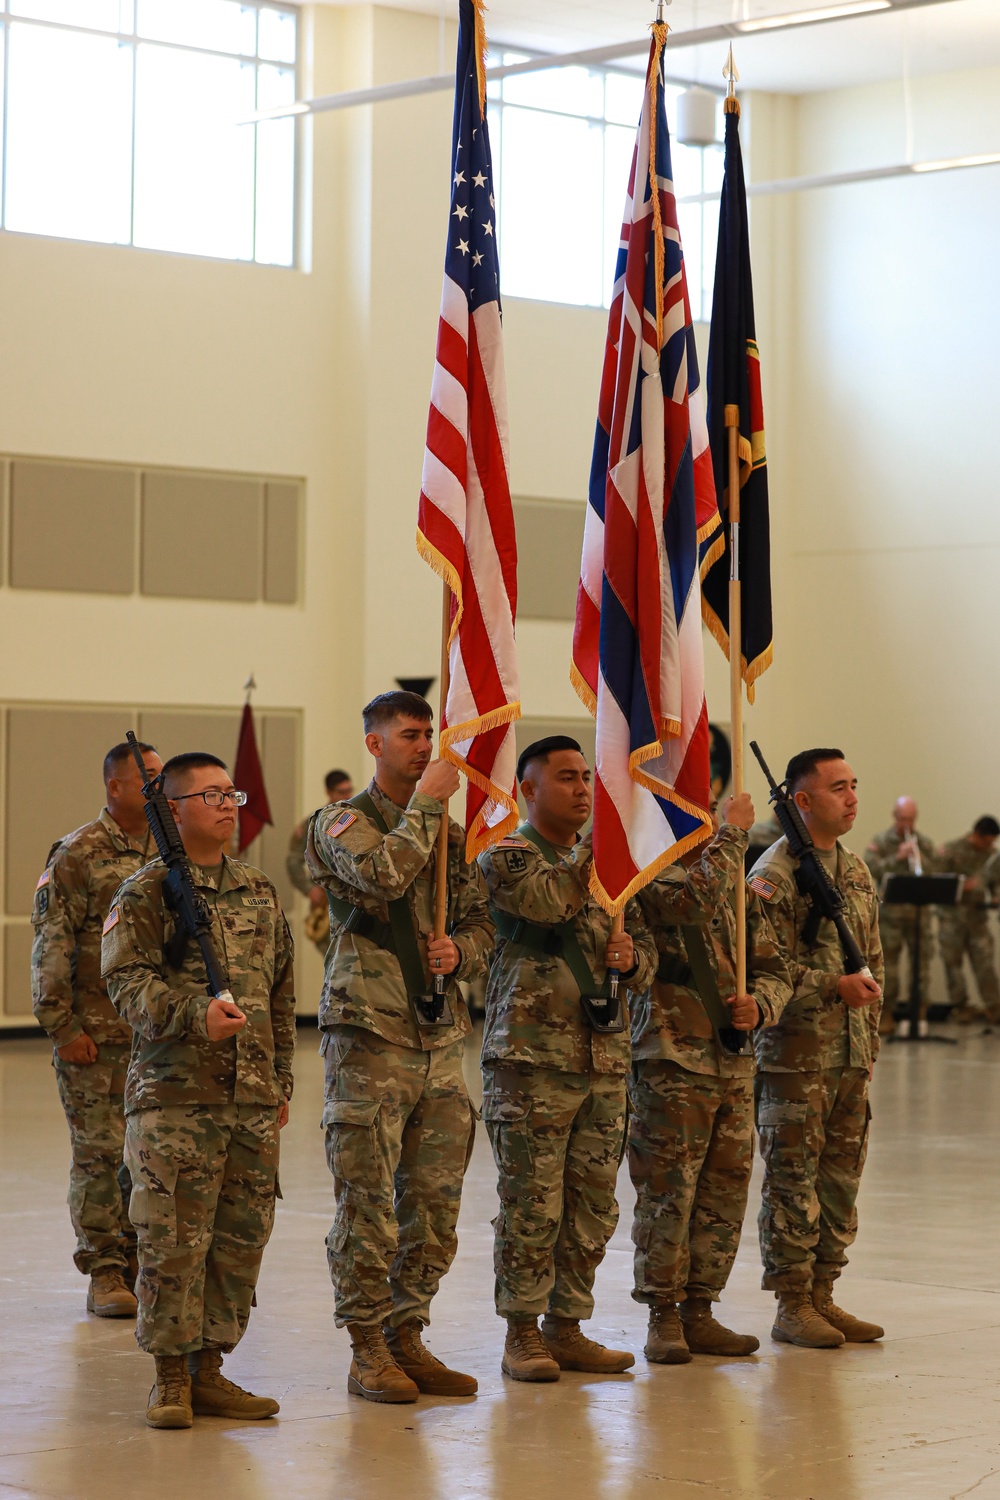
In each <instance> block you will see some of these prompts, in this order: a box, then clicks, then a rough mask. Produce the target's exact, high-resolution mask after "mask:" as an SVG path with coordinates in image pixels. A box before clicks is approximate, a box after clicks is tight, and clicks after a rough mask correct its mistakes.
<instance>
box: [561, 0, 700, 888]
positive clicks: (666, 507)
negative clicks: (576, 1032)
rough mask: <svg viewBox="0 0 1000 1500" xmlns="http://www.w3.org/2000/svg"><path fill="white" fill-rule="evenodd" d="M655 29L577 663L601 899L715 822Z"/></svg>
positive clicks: (694, 501) (696, 398) (688, 411)
mask: <svg viewBox="0 0 1000 1500" xmlns="http://www.w3.org/2000/svg"><path fill="white" fill-rule="evenodd" d="M665 37H666V27H665V26H655V27H654V28H653V42H652V46H651V48H650V58H649V67H648V69H647V73H646V93H645V98H644V102H643V107H642V117H641V119H640V121H639V130H638V134H637V136H636V145H635V152H634V154H633V157H632V169H631V172H630V174H629V185H628V196H627V199H626V203H625V221H624V223H623V225H622V237H621V245H620V248H619V252H618V264H617V268H616V276H615V287H614V299H613V301H612V304H611V316H610V320H609V324H608V338H607V344H606V347H605V355H604V371H603V376H602V381H601V394H600V401H599V405H598V417H597V434H596V437H595V440H594V455H593V459H592V462H591V470H590V493H589V503H588V506H587V518H586V525H585V529H584V541H583V560H582V564H581V570H580V588H579V592H578V594H577V606H576V629H575V632H574V638H573V665H572V669H571V676H572V679H573V683H574V686H575V687H576V690H577V692H578V693H579V694H580V697H581V698H582V699H583V701H584V703H586V704H587V706H588V707H589V709H590V711H591V712H592V713H593V714H595V715H596V718H597V765H596V775H595V787H594V866H593V872H592V876H591V887H592V890H593V893H594V895H595V897H596V898H597V900H598V901H600V903H601V904H602V906H604V907H605V908H606V909H607V910H608V911H610V912H618V911H620V910H621V909H622V907H623V906H624V905H625V902H626V901H627V900H628V898H629V896H630V895H632V894H633V893H634V892H635V891H637V890H640V889H641V888H642V886H644V885H645V884H647V882H648V881H650V880H652V878H653V876H654V875H656V873H657V872H658V871H659V870H660V869H662V868H663V866H664V865H666V864H669V863H670V862H671V861H672V860H675V859H677V858H678V856H679V855H681V854H682V853H683V852H684V851H685V850H686V849H689V848H691V847H693V846H694V845H695V844H697V843H700V842H701V840H703V839H704V838H706V837H707V836H708V833H709V831H710V827H711V824H710V819H709V815H708V812H707V808H708V804H709V757H708V751H709V735H708V715H707V712H706V708H705V685H704V657H703V653H702V636H701V598H700V586H699V576H698V543H699V536H700V535H702V536H704V535H708V534H709V532H710V531H711V530H712V529H713V528H714V527H717V525H718V509H717V505H716V498H715V484H714V481H713V477H712V456H711V452H710V450H709V446H708V432H707V429H706V425H705V415H704V409H703V406H702V402H701V394H700V391H699V388H698V387H699V381H698V363H697V357H696V354H695V345H694V332H693V329H692V326H691V311H690V304H689V302H688V294H687V284H686V280H685V273H684V259H683V254H682V251H681V241H680V234H679V231H678V227H677V204H676V201H675V197H674V188H673V182H672V180H671V179H672V172H671V165H670V138H669V135H668V133H667V119H666V112H665V110H664V103H663V86H662V76H661V63H660V54H661V52H662V47H663V42H664V40H665ZM653 163H655V174H656V179H657V193H656V196H655V197H654V195H653V192H652V191H651V187H650V177H651V165H652V164H653Z"/></svg>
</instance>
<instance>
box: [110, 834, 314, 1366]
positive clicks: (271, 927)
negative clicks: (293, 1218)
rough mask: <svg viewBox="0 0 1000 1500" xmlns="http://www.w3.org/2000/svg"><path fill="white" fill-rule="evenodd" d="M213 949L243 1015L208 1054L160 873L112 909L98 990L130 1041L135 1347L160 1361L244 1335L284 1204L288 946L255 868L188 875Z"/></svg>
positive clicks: (194, 960) (151, 870)
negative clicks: (207, 916) (205, 909)
mask: <svg viewBox="0 0 1000 1500" xmlns="http://www.w3.org/2000/svg"><path fill="white" fill-rule="evenodd" d="M190 868H191V875H192V878H193V880H194V884H195V886H196V887H197V889H198V891H199V893H200V894H201V895H202V896H203V897H204V898H205V900H206V901H207V902H208V905H209V907H210V909H211V912H212V932H211V936H212V941H213V943H214V944H215V951H216V953H217V955H218V957H219V960H220V962H221V964H222V968H223V972H224V973H225V974H226V975H227V976H228V981H229V988H230V990H231V991H232V995H233V999H234V1000H235V1001H236V1004H237V1005H238V1006H239V1007H240V1009H241V1010H242V1011H243V1013H244V1015H245V1016H246V1018H247V1019H246V1025H245V1026H244V1027H243V1029H242V1030H241V1031H239V1032H237V1034H236V1035H235V1036H234V1037H229V1038H227V1039H225V1040H223V1041H220V1042H210V1041H209V1040H208V1033H207V1031H206V1029H205V1024H206V1023H205V1018H206V1012H207V1010H208V1005H209V995H208V994H207V992H206V976H205V965H204V962H203V960H202V957H201V953H200V950H199V949H198V946H197V944H195V943H194V942H190V943H189V944H188V945H187V948H186V950H185V953H184V957H183V960H182V962H181V965H180V968H179V969H176V970H175V969H172V968H171V967H169V965H168V964H167V961H166V958H165V949H167V948H168V946H169V944H170V941H171V938H172V937H173V935H174V931H175V922H174V918H173V915H172V913H171V912H170V911H169V910H167V909H166V908H165V907H164V903H163V894H162V884H163V879H164V874H165V871H164V867H163V865H162V864H161V863H160V861H159V860H154V861H153V862H152V864H148V865H147V866H146V867H145V869H143V870H140V871H139V873H138V874H137V875H134V876H133V877H132V878H131V879H130V880H126V881H125V883H124V885H122V886H121V888H120V889H119V891H118V893H117V895H116V896H115V901H114V905H113V907H112V910H111V913H110V915H109V916H108V919H107V921H106V922H105V924H104V943H103V950H102V958H103V971H104V977H105V979H106V980H107V984H108V993H109V994H110V996H111V998H112V1000H113V1001H114V1004H115V1007H116V1009H117V1010H118V1012H119V1014H120V1015H122V1016H123V1017H124V1018H125V1020H127V1021H128V1023H129V1025H130V1026H131V1027H132V1030H133V1033H134V1041H133V1047H132V1060H131V1062H130V1063H129V1070H128V1082H127V1084H126V1089H125V1110H126V1115H127V1129H126V1137H125V1160H126V1162H127V1164H128V1166H129V1169H130V1171H131V1173H132V1201H131V1205H130V1215H131V1219H132V1223H133V1225H134V1226H135V1229H136V1232H137V1234H138V1236H139V1281H138V1285H137V1287H136V1296H137V1297H138V1299H139V1316H138V1322H137V1326H136V1340H137V1342H138V1344H139V1346H140V1348H142V1349H145V1350H147V1351H148V1352H149V1353H150V1354H156V1355H177V1354H190V1353H193V1352H195V1351H196V1350H199V1349H203V1348H204V1349H221V1350H222V1351H223V1352H226V1351H228V1350H230V1349H233V1348H235V1346H236V1345H237V1344H238V1343H239V1341H240V1339H241V1338H242V1337H243V1334H244V1332H245V1330H246V1325H247V1320H248V1318H249V1316H250V1307H251V1304H252V1301H253V1296H254V1288H255V1286H256V1284H257V1276H258V1273H259V1271H260V1262H261V1257H262V1255H263V1253H264V1246H265V1245H266V1244H267V1241H268V1237H269V1236H270V1233H271V1226H272V1223H273V1221H274V1201H275V1196H276V1194H277V1193H278V1108H279V1106H280V1105H281V1104H282V1103H283V1101H285V1100H287V1099H289V1098H290V1097H291V1093H292V1052H293V1049H294V1046H295V996H294V992H293V979H292V940H291V935H290V934H289V931H288V924H287V922H286V921H285V918H284V914H283V912H282V910H281V905H280V902H279V901H278V897H277V893H276V892H275V889H274V886H273V885H272V884H271V882H270V881H269V880H268V879H267V877H266V875H263V874H262V873H261V871H260V870H255V869H254V868H253V867H252V866H251V865H245V864H241V863H239V862H238V861H237V860H234V859H228V858H227V859H225V860H224V861H223V863H222V867H221V870H220V871H219V872H215V871H209V870H206V869H203V868H201V867H200V866H198V865H195V864H192V865H191V866H190Z"/></svg>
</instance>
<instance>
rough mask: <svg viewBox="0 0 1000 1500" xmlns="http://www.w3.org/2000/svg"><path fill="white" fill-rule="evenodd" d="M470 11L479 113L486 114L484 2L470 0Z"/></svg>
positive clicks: (481, 0)
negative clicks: (474, 38)
mask: <svg viewBox="0 0 1000 1500" xmlns="http://www.w3.org/2000/svg"><path fill="white" fill-rule="evenodd" d="M472 9H473V10H474V11H475V25H476V81H477V83H478V84H479V113H480V116H482V115H484V114H485V113H486V53H487V52H488V50H489V43H488V42H487V40H486V5H485V0H472Z"/></svg>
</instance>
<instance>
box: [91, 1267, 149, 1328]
mask: <svg viewBox="0 0 1000 1500" xmlns="http://www.w3.org/2000/svg"><path fill="white" fill-rule="evenodd" d="M138 1310H139V1304H138V1302H137V1301H136V1300H135V1295H134V1294H133V1293H132V1292H130V1291H129V1289H128V1287H127V1286H126V1285H125V1278H124V1276H123V1275H122V1272H121V1269H120V1267H118V1266H105V1267H104V1268H103V1270H100V1271H95V1272H94V1274H93V1276H91V1278H90V1286H89V1288H88V1289H87V1311H88V1312H89V1313H93V1314H94V1316H95V1317H97V1318H134V1317H135V1315H136V1313H137V1312H138Z"/></svg>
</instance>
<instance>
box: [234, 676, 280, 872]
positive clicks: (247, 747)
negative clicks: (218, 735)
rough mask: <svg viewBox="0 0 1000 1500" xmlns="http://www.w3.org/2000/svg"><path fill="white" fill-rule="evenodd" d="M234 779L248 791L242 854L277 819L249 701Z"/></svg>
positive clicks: (241, 815) (243, 814)
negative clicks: (261, 759)
mask: <svg viewBox="0 0 1000 1500" xmlns="http://www.w3.org/2000/svg"><path fill="white" fill-rule="evenodd" d="M233 781H234V782H235V783H236V789H237V791H240V792H246V794H247V800H246V802H245V803H244V804H243V806H242V807H241V808H240V812H239V818H240V835H239V844H238V845H237V849H238V852H239V853H240V854H242V853H243V850H244V849H245V848H246V847H247V845H248V844H252V843H253V841H254V839H255V838H256V837H257V835H258V833H260V831H261V829H262V828H263V826H264V824H265V823H273V822H274V819H273V818H272V817H271V807H270V804H269V802H268V800H267V788H266V787H265V785H264V767H263V766H262V765H261V763H260V754H259V752H258V750H257V736H256V734H255V733H254V727H253V709H252V708H251V707H250V705H249V703H244V705H243V717H242V719H241V720H240V737H239V740H238V742H237V745H236V764H235V765H234V767H233Z"/></svg>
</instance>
